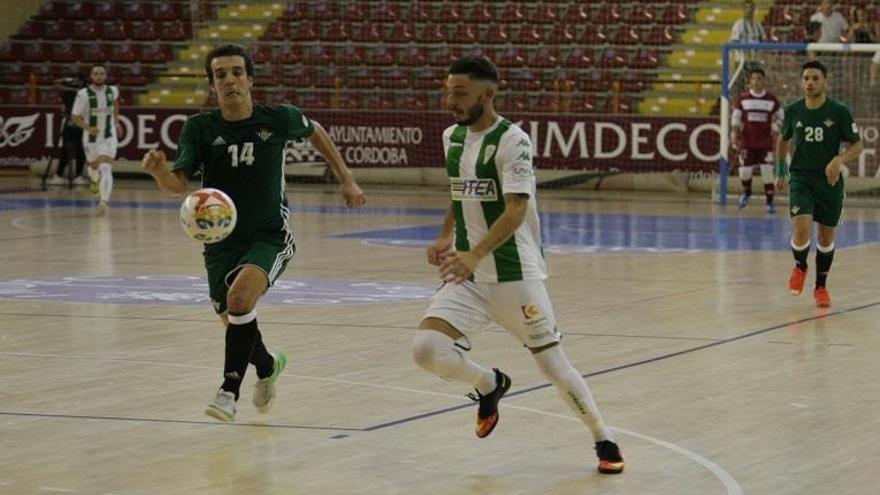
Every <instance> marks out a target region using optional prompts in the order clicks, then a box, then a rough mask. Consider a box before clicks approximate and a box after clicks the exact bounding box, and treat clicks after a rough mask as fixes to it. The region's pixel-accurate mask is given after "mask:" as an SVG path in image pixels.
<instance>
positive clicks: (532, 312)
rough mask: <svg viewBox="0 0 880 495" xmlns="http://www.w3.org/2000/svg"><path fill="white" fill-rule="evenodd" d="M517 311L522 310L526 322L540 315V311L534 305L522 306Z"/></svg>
mask: <svg viewBox="0 0 880 495" xmlns="http://www.w3.org/2000/svg"><path fill="white" fill-rule="evenodd" d="M519 309H521V310H522V314H523V316H525V317H526V319H527V320H532V319H534V318H537V317H538V316H540V315H541V310H539V309H538V307H537V306H535V305H534V304H523V305H522V306H520V307H519Z"/></svg>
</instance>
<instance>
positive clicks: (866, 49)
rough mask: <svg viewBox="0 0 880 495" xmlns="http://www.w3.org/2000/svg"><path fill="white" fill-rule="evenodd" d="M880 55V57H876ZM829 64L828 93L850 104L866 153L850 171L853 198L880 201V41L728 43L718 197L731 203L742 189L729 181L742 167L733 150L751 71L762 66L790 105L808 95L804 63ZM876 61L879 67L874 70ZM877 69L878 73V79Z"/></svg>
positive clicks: (849, 190) (849, 189) (770, 84)
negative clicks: (736, 112) (734, 123)
mask: <svg viewBox="0 0 880 495" xmlns="http://www.w3.org/2000/svg"><path fill="white" fill-rule="evenodd" d="M875 54H877V55H876V57H875ZM814 58H815V59H818V60H821V61H822V62H823V63H824V64H825V65H826V66H827V67H828V95H829V96H831V97H832V98H836V99H838V100H841V101H843V102H844V103H846V104H847V105H848V106H849V108H850V109H851V110H852V112H853V118H854V119H855V121H856V123H857V124H858V125H859V129H860V131H861V137H862V141H863V143H864V145H865V151H864V152H863V153H862V155H861V156H860V157H859V159H858V160H856V161H854V162H852V163H849V164H848V166H847V168H846V170H845V171H844V174H845V177H846V192H847V196H848V197H864V198H870V199H873V200H880V157H878V156H877V144H878V139H880V130H878V129H880V44H844V43H809V44H807V43H728V44H726V45H724V47H723V52H722V59H721V62H722V74H721V106H720V110H721V112H720V115H721V121H720V126H721V160H720V169H719V180H718V188H717V191H716V192H717V194H713V196H714V198H713V199H715V200H716V201H718V202H719V203H721V204H725V203H726V201H727V200H728V195H729V194H736V193H737V192H738V181H737V180H729V179H730V178H731V176H732V174H733V173H734V172H735V171H736V170H737V167H738V166H739V163H738V159H737V156H736V155H735V154H734V153H732V151H731V148H730V131H731V114H732V112H733V105H734V102H735V99H736V97H737V96H738V95H739V94H740V93H742V92H743V91H745V90H746V89H747V84H748V73H749V70H750V69H751V68H752V67H761V68H762V69H764V72H765V73H766V82H767V84H766V86H767V90H768V91H770V92H771V93H773V94H775V95H776V96H777V97H778V98H779V102H780V103H781V104H782V105H783V107H784V106H787V105H788V104H790V103H792V102H794V101H795V100H797V99H798V98H801V97H802V93H801V85H800V79H801V65H802V64H803V63H804V62H805V61H807V60H809V59H814ZM872 65H874V67H873V69H872ZM872 70H873V71H874V74H873V77H872Z"/></svg>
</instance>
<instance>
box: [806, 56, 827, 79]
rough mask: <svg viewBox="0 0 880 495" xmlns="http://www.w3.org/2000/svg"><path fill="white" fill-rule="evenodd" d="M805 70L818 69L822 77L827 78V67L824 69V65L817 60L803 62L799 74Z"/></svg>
mask: <svg viewBox="0 0 880 495" xmlns="http://www.w3.org/2000/svg"><path fill="white" fill-rule="evenodd" d="M807 69H818V70H819V71H820V72H822V77H828V67H825V64H823V63H822V62H820V61H818V60H807V61H806V62H804V65H802V66H801V74H803V73H804V71H805V70H807Z"/></svg>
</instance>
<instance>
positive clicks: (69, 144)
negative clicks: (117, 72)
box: [46, 74, 89, 185]
mask: <svg viewBox="0 0 880 495" xmlns="http://www.w3.org/2000/svg"><path fill="white" fill-rule="evenodd" d="M84 83H85V79H84V78H83V76H82V75H81V74H74V75H71V76H67V77H64V78H61V79H58V80H57V81H55V85H56V87H57V88H58V90H59V91H61V100H62V102H63V103H64V115H63V118H64V129H63V130H62V131H61V132H62V134H61V141H62V145H61V148H60V149H59V150H58V170H57V172H56V174H55V175H53V176H52V177H50V178H48V179H46V184H49V185H61V184H64V183H65V182H66V181H65V177H67V173H66V172H67V166H68V165H69V164H70V162H71V160H76V168H75V169H74V172H75V175H74V178H73V184H77V185H85V184H88V183H89V181H88V180H86V178H85V177H83V176H82V172H83V167H85V163H86V154H85V152H84V151H83V144H82V132H83V131H82V129H80V128H79V127H77V126H76V125H75V124H74V123H73V121H72V120H71V118H70V112H71V111H72V110H73V101H74V100H75V99H76V92H77V91H79V89H80V88H82V87H83V86H84Z"/></svg>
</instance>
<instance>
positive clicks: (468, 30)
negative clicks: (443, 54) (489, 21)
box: [446, 24, 479, 45]
mask: <svg viewBox="0 0 880 495" xmlns="http://www.w3.org/2000/svg"><path fill="white" fill-rule="evenodd" d="M478 33H479V31H478V30H477V27H476V26H475V25H473V24H458V25H457V26H456V28H455V31H454V32H453V33H452V35H451V36H450V37H449V39H447V40H446V41H447V42H448V43H458V44H465V45H470V44H473V43H476V42H477V38H478V36H477V35H478Z"/></svg>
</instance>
